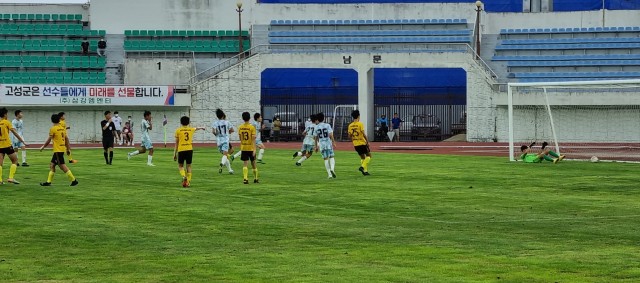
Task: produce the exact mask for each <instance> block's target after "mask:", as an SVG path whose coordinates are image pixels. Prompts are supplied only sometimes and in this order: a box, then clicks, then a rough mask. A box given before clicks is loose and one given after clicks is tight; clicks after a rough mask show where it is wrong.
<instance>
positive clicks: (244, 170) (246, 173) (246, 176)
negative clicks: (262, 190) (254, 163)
mask: <svg viewBox="0 0 640 283" xmlns="http://www.w3.org/2000/svg"><path fill="white" fill-rule="evenodd" d="M242 177H244V179H245V180H249V168H247V167H246V166H245V167H242Z"/></svg>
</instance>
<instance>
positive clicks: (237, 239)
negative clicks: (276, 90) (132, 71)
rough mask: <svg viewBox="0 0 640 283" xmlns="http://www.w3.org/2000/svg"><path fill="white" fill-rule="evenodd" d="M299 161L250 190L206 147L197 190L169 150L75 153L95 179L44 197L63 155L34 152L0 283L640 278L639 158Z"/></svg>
mask: <svg viewBox="0 0 640 283" xmlns="http://www.w3.org/2000/svg"><path fill="white" fill-rule="evenodd" d="M290 153H291V152H290V151H278V150H267V153H266V155H265V162H267V164H265V165H262V166H260V170H261V171H260V174H261V178H260V179H261V182H262V183H261V184H259V185H254V184H250V185H242V184H241V179H242V176H241V172H242V170H241V165H240V162H239V161H236V163H235V164H234V169H235V170H236V175H226V174H225V175H218V173H217V163H218V162H219V160H220V155H219V154H217V153H216V152H214V150H213V149H201V150H197V151H196V153H195V157H194V158H195V160H194V165H195V169H194V180H193V182H192V187H191V188H189V189H183V188H181V187H180V178H179V175H178V172H177V169H176V165H175V163H174V162H173V161H172V160H171V154H172V152H171V151H169V150H159V151H157V152H156V158H155V160H154V163H155V164H156V165H157V167H155V168H150V167H147V166H145V162H146V156H138V157H137V158H136V159H134V160H131V161H128V162H127V161H126V157H125V151H124V150H118V151H117V152H116V160H115V161H114V165H113V166H112V167H107V166H106V165H103V158H102V152H101V151H100V150H76V151H75V153H74V157H75V158H76V159H78V160H80V162H79V163H78V164H74V165H72V166H71V168H72V170H73V172H74V174H75V175H76V176H77V178H78V179H79V181H80V185H79V186H78V187H74V188H71V187H68V184H69V182H68V181H67V179H66V177H65V176H64V175H63V174H62V173H61V172H60V171H58V174H57V175H56V178H55V180H54V186H53V187H50V188H41V187H39V186H38V182H40V181H43V180H44V179H45V178H46V174H47V170H48V169H47V166H48V161H49V160H50V155H51V152H50V151H47V152H43V153H38V152H35V151H30V152H29V161H30V163H31V164H32V166H31V167H28V168H24V167H20V168H19V169H18V174H17V179H18V180H20V181H22V182H23V183H22V184H20V185H17V186H14V185H8V184H5V185H4V186H1V187H0V282H37V281H47V282H57V281H73V282H219V281H235V282H247V281H263V282H264V281H268V282H282V281H296V282H300V281H302V282H383V281H384V282H389V281H392V282H492V281H500V282H612V281H627V282H638V281H639V280H640V245H638V243H640V231H639V230H640V228H639V227H640V194H638V166H640V165H638V164H616V163H596V164H593V163H588V162H564V163H560V164H557V165H553V164H550V163H546V164H522V163H510V162H508V161H506V158H493V157H466V156H465V157H462V156H437V155H414V154H393V153H378V152H375V153H374V157H373V161H372V166H371V173H372V174H373V175H372V176H370V177H363V176H362V175H360V174H359V172H357V167H358V165H359V164H358V158H357V156H356V155H355V153H353V152H338V153H337V170H336V171H337V172H336V173H337V175H338V179H335V180H327V179H326V171H324V166H323V163H322V161H321V159H320V158H318V156H314V157H312V159H310V160H309V161H307V162H306V163H305V164H304V166H303V167H301V168H297V167H295V166H294V164H293V161H292V160H291V156H290ZM5 163H6V162H5ZM7 174H8V166H7V165H6V164H5V166H4V175H5V176H4V177H5V180H6V176H7Z"/></svg>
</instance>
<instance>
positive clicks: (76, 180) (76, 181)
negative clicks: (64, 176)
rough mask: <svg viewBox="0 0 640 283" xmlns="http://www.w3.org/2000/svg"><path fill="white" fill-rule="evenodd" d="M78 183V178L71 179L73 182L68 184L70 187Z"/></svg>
mask: <svg viewBox="0 0 640 283" xmlns="http://www.w3.org/2000/svg"><path fill="white" fill-rule="evenodd" d="M77 185H78V179H75V180H73V182H71V185H69V186H70V187H75V186H77Z"/></svg>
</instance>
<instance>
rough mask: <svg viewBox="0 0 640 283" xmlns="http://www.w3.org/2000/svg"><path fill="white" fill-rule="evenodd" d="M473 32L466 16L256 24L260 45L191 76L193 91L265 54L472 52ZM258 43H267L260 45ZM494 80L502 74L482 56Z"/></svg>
mask: <svg viewBox="0 0 640 283" xmlns="http://www.w3.org/2000/svg"><path fill="white" fill-rule="evenodd" d="M471 34H472V31H471V29H469V25H468V23H467V21H466V20H465V19H401V20H274V21H271V24H270V25H267V26H254V34H253V37H252V40H253V42H254V47H253V48H251V49H249V50H247V51H246V52H245V54H243V55H242V56H238V55H236V56H233V57H231V58H229V59H227V60H225V61H223V62H221V63H220V64H217V65H215V66H213V67H211V68H209V69H207V70H205V71H203V72H200V73H199V74H197V75H196V76H194V77H192V78H191V80H190V90H189V91H190V92H191V93H192V94H194V93H197V92H202V91H206V90H207V89H208V88H210V87H211V84H210V82H211V81H212V80H214V79H216V78H217V75H218V74H219V73H221V72H223V71H225V70H228V69H229V68H233V67H234V66H236V65H237V64H238V63H239V62H240V61H243V60H251V58H252V57H253V56H257V55H260V54H264V53H296V52H323V53H326V52H343V51H344V50H349V51H350V52H371V51H376V52H394V53H404V52H469V53H472V52H473V50H472V48H471V47H470V45H469V43H470V42H471ZM256 42H260V43H265V44H255V43H256ZM478 64H479V65H480V66H481V68H483V69H485V70H486V71H487V73H488V74H490V75H489V76H488V79H489V80H490V81H492V82H494V81H495V80H496V79H497V75H495V73H494V72H493V71H492V70H491V69H490V68H489V67H488V65H487V64H486V63H485V62H484V61H482V60H479V62H478Z"/></svg>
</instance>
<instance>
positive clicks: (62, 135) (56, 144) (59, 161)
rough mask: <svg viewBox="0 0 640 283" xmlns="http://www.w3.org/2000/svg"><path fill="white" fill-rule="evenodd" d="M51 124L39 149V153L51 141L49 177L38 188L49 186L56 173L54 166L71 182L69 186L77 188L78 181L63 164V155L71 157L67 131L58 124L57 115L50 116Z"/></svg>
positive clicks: (58, 118) (58, 117)
mask: <svg viewBox="0 0 640 283" xmlns="http://www.w3.org/2000/svg"><path fill="white" fill-rule="evenodd" d="M51 123H53V126H52V127H51V129H49V138H47V140H46V141H45V142H44V144H43V145H42V147H40V151H42V150H43V149H44V148H45V147H47V146H48V145H49V143H51V142H52V141H53V157H52V158H51V163H50V164H49V176H48V177H47V181H46V182H44V183H40V186H43V187H48V186H51V182H52V181H53V175H55V173H56V165H57V166H58V167H60V169H61V170H62V172H64V173H65V175H67V178H69V181H71V186H72V187H73V186H77V185H78V180H77V179H76V177H74V176H73V173H71V170H69V167H67V165H66V164H64V153H65V152H66V153H67V155H71V147H70V146H69V139H68V138H67V129H66V128H65V127H64V126H62V125H61V124H60V116H59V115H58V114H53V115H51Z"/></svg>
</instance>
